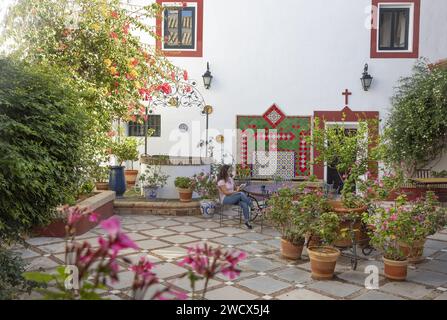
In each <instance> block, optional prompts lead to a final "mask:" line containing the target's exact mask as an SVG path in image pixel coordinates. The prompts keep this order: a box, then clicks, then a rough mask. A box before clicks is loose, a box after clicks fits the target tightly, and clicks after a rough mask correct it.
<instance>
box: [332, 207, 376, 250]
mask: <svg viewBox="0 0 447 320" xmlns="http://www.w3.org/2000/svg"><path fill="white" fill-rule="evenodd" d="M329 205H330V206H331V207H332V210H333V211H334V212H335V213H337V214H338V215H339V216H340V217H343V216H345V215H348V214H349V215H352V214H355V215H356V216H357V215H358V217H356V218H355V222H354V225H353V229H354V230H355V240H356V242H357V243H358V244H363V245H365V243H366V244H367V242H368V235H367V234H366V233H365V232H363V231H362V229H363V228H362V222H361V215H362V213H364V212H366V211H367V210H368V207H366V206H364V207H359V208H346V207H345V206H344V205H343V202H342V201H330V202H329ZM351 224H352V221H342V222H340V228H339V230H340V232H339V234H340V235H341V233H342V232H341V230H348V231H347V232H345V233H346V237H344V238H340V239H339V240H337V241H336V242H335V243H334V246H336V247H340V248H348V247H351V246H352V239H351V234H350V230H349V229H350V227H351Z"/></svg>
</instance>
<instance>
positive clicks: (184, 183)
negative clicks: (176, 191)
mask: <svg viewBox="0 0 447 320" xmlns="http://www.w3.org/2000/svg"><path fill="white" fill-rule="evenodd" d="M174 185H175V187H176V188H180V189H191V188H192V187H193V180H192V179H191V178H189V177H177V178H176V179H175V181H174Z"/></svg>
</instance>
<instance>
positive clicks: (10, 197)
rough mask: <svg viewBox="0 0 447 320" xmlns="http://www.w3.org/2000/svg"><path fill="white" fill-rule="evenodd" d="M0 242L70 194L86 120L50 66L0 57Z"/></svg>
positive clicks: (40, 220) (48, 214)
mask: <svg viewBox="0 0 447 320" xmlns="http://www.w3.org/2000/svg"><path fill="white" fill-rule="evenodd" d="M0 74H2V75H3V76H2V77H1V78H0V167H1V168H2V170H1V171H0V181H1V182H2V184H3V185H4V188H1V189H0V230H1V232H0V240H3V241H9V240H15V239H17V238H19V237H20V235H21V233H23V232H28V231H30V230H31V229H32V228H33V227H36V226H39V225H45V224H48V223H49V222H51V220H52V219H53V218H55V217H56V211H55V208H56V207H57V206H59V205H61V204H64V203H67V202H68V201H69V200H70V199H71V198H72V196H73V194H74V193H75V190H76V188H77V184H78V181H79V170H80V168H81V167H82V166H83V161H82V159H81V157H80V155H81V154H82V151H83V150H82V148H83V146H84V142H85V124H86V118H85V116H84V114H83V112H82V110H79V108H78V104H77V102H78V101H79V100H78V99H77V97H76V95H75V93H74V92H73V91H72V90H70V89H69V87H67V86H66V83H65V82H64V80H63V79H61V78H59V77H58V76H57V73H56V72H55V71H54V70H53V72H52V73H51V74H47V69H43V68H39V67H29V66H26V65H24V64H21V63H14V62H12V61H10V60H5V59H0Z"/></svg>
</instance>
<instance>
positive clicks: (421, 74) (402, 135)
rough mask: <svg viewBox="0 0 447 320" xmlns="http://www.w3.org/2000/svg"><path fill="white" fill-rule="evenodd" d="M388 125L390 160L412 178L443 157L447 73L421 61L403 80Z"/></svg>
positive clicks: (446, 140) (446, 136) (446, 131)
mask: <svg viewBox="0 0 447 320" xmlns="http://www.w3.org/2000/svg"><path fill="white" fill-rule="evenodd" d="M392 102H393V106H392V108H391V112H390V116H389V119H388V121H387V123H386V130H385V138H386V139H385V142H386V147H387V148H386V149H387V150H386V156H387V159H388V161H389V162H391V163H393V164H395V165H396V166H404V169H405V170H406V172H407V174H408V175H409V176H412V175H413V174H414V172H415V171H416V170H417V169H420V168H423V167H425V166H426V165H428V164H429V163H430V162H431V161H433V160H435V159H437V158H438V157H439V156H441V155H442V154H443V152H444V150H445V149H446V147H447V70H443V69H433V70H430V69H429V68H428V67H427V64H426V63H425V61H423V60H421V61H419V62H418V63H417V64H416V66H415V69H414V73H413V75H412V76H410V77H407V78H402V79H401V80H400V83H399V86H398V88H397V89H396V93H395V95H394V97H393V101H392Z"/></svg>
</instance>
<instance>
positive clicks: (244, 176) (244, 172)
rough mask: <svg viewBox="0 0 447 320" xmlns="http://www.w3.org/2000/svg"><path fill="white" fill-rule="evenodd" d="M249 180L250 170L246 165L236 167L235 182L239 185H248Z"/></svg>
mask: <svg viewBox="0 0 447 320" xmlns="http://www.w3.org/2000/svg"><path fill="white" fill-rule="evenodd" d="M250 178H251V168H250V166H248V165H242V164H237V165H236V180H239V183H241V184H248V183H249V182H250Z"/></svg>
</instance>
